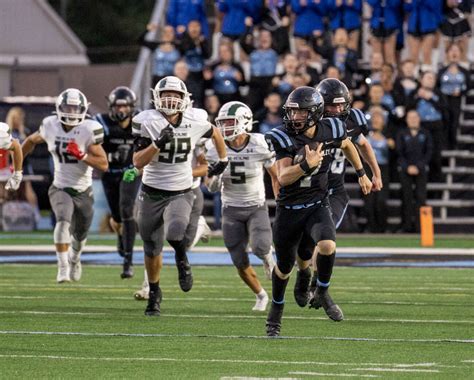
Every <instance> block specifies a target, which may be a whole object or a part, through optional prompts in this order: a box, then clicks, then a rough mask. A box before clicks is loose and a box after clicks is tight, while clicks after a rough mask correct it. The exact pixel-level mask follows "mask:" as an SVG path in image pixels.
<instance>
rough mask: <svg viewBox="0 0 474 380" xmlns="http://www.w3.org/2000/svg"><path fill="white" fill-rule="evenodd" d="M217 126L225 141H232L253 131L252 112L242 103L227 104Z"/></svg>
mask: <svg viewBox="0 0 474 380" xmlns="http://www.w3.org/2000/svg"><path fill="white" fill-rule="evenodd" d="M216 125H217V127H218V128H219V129H220V131H221V133H222V136H223V137H224V140H227V141H232V140H234V139H235V138H236V137H237V136H238V135H241V134H242V133H245V132H250V131H251V130H252V125H253V114H252V111H251V109H250V108H249V107H248V106H246V105H245V104H244V103H242V102H228V103H225V104H224V105H223V106H222V107H221V109H220V110H219V114H218V115H217V117H216Z"/></svg>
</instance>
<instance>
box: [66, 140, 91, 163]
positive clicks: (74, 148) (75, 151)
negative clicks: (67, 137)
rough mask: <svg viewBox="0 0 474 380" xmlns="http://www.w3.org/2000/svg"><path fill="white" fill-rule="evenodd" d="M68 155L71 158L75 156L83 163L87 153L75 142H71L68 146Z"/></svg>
mask: <svg viewBox="0 0 474 380" xmlns="http://www.w3.org/2000/svg"><path fill="white" fill-rule="evenodd" d="M66 153H67V154H70V155H71V156H74V157H75V158H77V159H78V160H79V161H82V160H83V159H85V158H86V156H87V153H84V152H81V150H80V149H79V146H78V145H77V143H76V142H75V141H74V140H71V141H69V143H68V144H67V146H66Z"/></svg>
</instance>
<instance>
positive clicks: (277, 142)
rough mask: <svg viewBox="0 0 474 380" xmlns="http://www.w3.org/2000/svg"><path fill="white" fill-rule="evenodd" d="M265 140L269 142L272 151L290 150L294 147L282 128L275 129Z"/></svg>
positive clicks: (267, 134) (266, 135)
mask: <svg viewBox="0 0 474 380" xmlns="http://www.w3.org/2000/svg"><path fill="white" fill-rule="evenodd" d="M265 140H266V141H267V143H268V145H269V146H270V149H273V150H279V149H288V148H290V147H292V146H293V145H294V144H293V141H292V140H291V138H290V136H288V134H287V133H286V132H285V131H283V130H281V129H280V128H273V129H271V130H270V131H268V132H267V133H266V134H265Z"/></svg>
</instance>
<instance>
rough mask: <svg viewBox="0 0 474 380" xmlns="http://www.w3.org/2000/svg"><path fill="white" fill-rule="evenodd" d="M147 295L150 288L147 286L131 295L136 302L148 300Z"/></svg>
mask: <svg viewBox="0 0 474 380" xmlns="http://www.w3.org/2000/svg"><path fill="white" fill-rule="evenodd" d="M149 293H150V288H149V287H148V286H147V287H143V288H141V289H140V290H137V291H136V292H135V294H134V295H133V297H134V298H135V299H136V300H137V301H145V300H147V299H148V298H149V295H148V294H149Z"/></svg>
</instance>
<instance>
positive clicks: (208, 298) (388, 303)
mask: <svg viewBox="0 0 474 380" xmlns="http://www.w3.org/2000/svg"><path fill="white" fill-rule="evenodd" d="M127 289H129V288H127ZM180 292H181V291H180ZM242 294H244V293H243V292H242ZM245 295H248V292H245ZM0 299H25V300H34V299H51V300H57V299H70V297H66V296H64V297H61V296H57V295H51V296H6V295H0ZM75 299H76V300H79V299H84V300H91V301H94V300H118V301H130V300H132V299H134V298H133V297H132V296H129V297H86V296H84V297H75ZM184 300H186V302H192V301H198V302H202V301H212V302H245V303H250V302H254V300H253V299H249V297H248V296H245V297H242V298H229V297H217V298H211V297H181V298H174V297H166V301H184ZM339 303H340V304H354V305H368V304H370V305H400V306H403V305H406V306H433V307H439V306H453V307H458V306H463V307H472V306H474V304H466V303H439V302H436V303H434V302H433V303H429V302H403V301H376V302H373V301H344V300H341V301H340V302H339Z"/></svg>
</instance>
